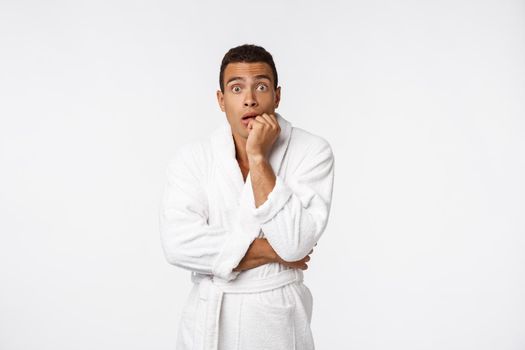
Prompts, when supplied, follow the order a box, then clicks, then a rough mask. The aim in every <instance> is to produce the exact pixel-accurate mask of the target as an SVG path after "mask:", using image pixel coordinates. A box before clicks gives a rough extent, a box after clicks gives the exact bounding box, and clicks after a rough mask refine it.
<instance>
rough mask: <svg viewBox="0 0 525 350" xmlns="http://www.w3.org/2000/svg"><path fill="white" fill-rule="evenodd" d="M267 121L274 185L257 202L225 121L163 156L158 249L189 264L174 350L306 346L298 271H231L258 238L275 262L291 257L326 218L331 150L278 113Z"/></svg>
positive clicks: (306, 310) (307, 297) (307, 310)
mask: <svg viewBox="0 0 525 350" xmlns="http://www.w3.org/2000/svg"><path fill="white" fill-rule="evenodd" d="M276 118H277V121H278V122H279V125H280V127H281V132H280V134H279V137H278V139H277V140H276V142H275V143H274V145H273V146H272V148H271V150H270V153H269V163H270V165H271V167H272V169H273V171H274V173H275V175H276V182H275V186H274V188H273V190H272V191H271V192H270V193H269V195H268V198H267V200H266V201H265V202H264V203H263V204H262V205H260V206H259V207H258V208H256V207H255V200H254V194H253V189H252V184H251V179H250V174H248V176H247V178H246V182H245V181H244V178H243V175H242V173H241V169H240V167H239V164H238V162H237V160H236V158H235V145H234V139H233V136H232V131H231V128H230V125H229V123H228V122H227V120H226V119H224V120H223V123H222V124H221V125H220V127H218V128H217V129H215V130H214V131H213V133H212V134H211V137H209V138H208V137H206V138H202V139H198V140H196V141H195V140H194V141H193V142H191V143H188V144H185V145H184V146H182V147H181V148H180V149H179V150H178V151H177V152H175V154H174V155H173V156H172V157H171V158H170V160H169V162H168V167H167V184H166V186H165V189H164V194H163V197H162V201H161V205H160V207H161V208H160V233H161V243H162V248H163V251H164V255H165V257H166V259H167V261H168V262H169V263H170V264H173V265H175V266H178V267H181V268H184V269H187V270H189V271H191V280H192V281H193V282H194V284H193V288H192V289H191V291H190V293H189V295H188V297H187V299H186V304H185V307H184V309H183V312H182V315H181V318H180V322H179V328H178V334H177V348H176V349H177V350H190V349H191V350H212V349H214V350H215V349H221V350H237V349H242V350H244V349H246V350H258V349H272V350H281V349H282V350H292V349H300V350H309V349H314V341H313V337H312V332H311V329H310V323H311V319H312V306H313V304H312V303H313V298H312V294H311V293H310V290H309V288H308V287H307V286H306V285H305V284H304V283H303V270H300V269H292V268H289V267H287V266H285V265H282V264H279V263H268V264H265V265H261V266H258V267H256V268H253V269H249V270H244V271H242V272H237V271H232V270H233V269H234V268H235V267H236V266H237V265H238V264H239V262H240V261H241V259H242V258H243V257H244V255H245V253H246V251H247V250H248V248H249V246H250V244H251V243H252V242H253V240H254V239H256V238H258V237H259V238H261V237H265V238H266V239H267V240H268V242H269V243H270V245H271V246H272V247H273V249H274V250H275V251H276V253H277V254H278V255H279V256H280V257H281V258H282V259H284V260H285V261H297V260H301V259H302V258H303V257H305V256H306V255H308V253H309V252H310V251H311V250H312V249H313V248H314V246H315V245H316V244H317V242H318V241H319V238H320V237H321V235H322V234H323V232H324V230H325V227H326V225H327V221H328V217H329V212H330V206H331V200H332V189H333V181H334V157H333V153H332V149H331V147H330V145H329V143H328V142H327V141H326V140H325V139H324V138H322V137H320V136H317V135H314V134H312V133H309V132H307V131H305V130H303V129H301V128H297V127H292V125H291V123H290V122H289V121H287V120H285V119H284V118H283V117H282V116H281V115H280V114H279V113H276ZM314 259H315V258H314Z"/></svg>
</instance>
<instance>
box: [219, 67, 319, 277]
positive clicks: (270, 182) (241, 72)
mask: <svg viewBox="0 0 525 350" xmlns="http://www.w3.org/2000/svg"><path fill="white" fill-rule="evenodd" d="M223 79H224V93H223V92H222V91H220V90H217V102H218V103H219V107H220V108H221V111H223V112H225V114H226V118H227V119H228V123H229V124H230V126H231V129H232V135H233V139H234V142H235V150H236V158H237V162H238V163H239V167H240V169H241V172H242V174H243V176H244V178H245V179H246V177H247V174H248V173H249V174H250V179H251V182H252V189H253V194H254V198H255V206H256V207H259V206H261V205H262V204H263V203H264V202H265V201H266V200H267V199H268V195H269V193H270V192H271V191H272V190H273V188H274V186H275V174H274V172H273V169H272V167H271V166H270V163H269V161H268V156H269V152H270V150H271V148H272V146H273V144H274V143H275V141H276V140H277V138H278V137H279V133H280V131H281V130H280V127H279V123H278V122H277V119H276V117H275V109H276V108H277V107H278V106H279V101H280V99H281V87H280V86H279V87H277V88H274V77H273V72H272V69H271V67H270V66H269V65H268V64H267V63H264V62H255V63H246V62H239V63H229V64H228V65H227V66H226V68H225V70H224V77H223ZM247 112H255V113H257V116H256V117H255V118H251V119H250V121H249V123H248V125H247V126H245V125H244V124H243V123H242V122H241V120H242V116H243V115H244V114H245V113H247ZM312 252H313V249H312V250H311V251H310V253H309V254H308V255H307V256H305V257H304V258H303V259H301V260H298V261H284V260H283V259H282V258H281V257H280V256H279V255H277V253H276V252H275V250H274V249H273V248H272V246H271V245H270V243H269V242H268V240H267V239H266V238H256V239H255V240H254V241H253V242H252V244H251V245H250V247H249V249H248V250H247V252H246V255H245V256H244V258H243V259H242V260H241V262H240V263H239V265H238V266H237V267H236V268H235V269H234V271H242V270H248V269H252V268H254V267H257V266H260V265H264V264H267V263H273V262H277V263H281V264H283V265H286V266H289V267H291V268H299V269H302V270H306V269H307V268H308V265H307V264H306V263H307V262H308V261H309V260H310V254H311V253H312Z"/></svg>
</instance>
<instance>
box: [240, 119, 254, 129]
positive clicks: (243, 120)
mask: <svg viewBox="0 0 525 350" xmlns="http://www.w3.org/2000/svg"><path fill="white" fill-rule="evenodd" d="M251 119H255V117H248V118H245V119H242V120H241V123H242V125H244V126H246V127H247V126H248V123H249V122H250V120H251Z"/></svg>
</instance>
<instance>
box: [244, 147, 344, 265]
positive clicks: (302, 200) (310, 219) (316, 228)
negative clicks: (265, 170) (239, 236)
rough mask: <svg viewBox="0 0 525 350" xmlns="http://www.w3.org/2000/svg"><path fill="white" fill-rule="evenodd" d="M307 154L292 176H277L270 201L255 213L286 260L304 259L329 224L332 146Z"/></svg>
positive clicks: (269, 239)
mask: <svg viewBox="0 0 525 350" xmlns="http://www.w3.org/2000/svg"><path fill="white" fill-rule="evenodd" d="M321 141H322V142H320V143H318V144H317V145H316V146H314V147H312V148H311V149H309V150H308V151H307V154H306V155H305V157H304V159H302V161H301V163H300V165H299V166H298V167H297V169H296V170H295V172H294V173H293V174H292V175H288V176H287V181H284V180H283V178H282V177H281V176H280V175H276V179H275V186H274V188H273V190H272V191H271V192H270V193H269V195H268V198H267V200H266V201H265V202H264V203H263V204H262V205H260V206H259V207H258V208H255V205H252V208H251V210H252V214H253V215H254V216H255V218H256V220H257V221H258V222H259V223H260V224H261V228H262V230H263V232H264V234H265V236H266V238H267V239H268V242H269V243H270V245H271V246H272V247H273V249H274V250H275V252H276V253H277V254H278V255H279V256H280V257H281V258H282V259H283V260H285V261H297V260H301V259H302V258H304V257H305V256H306V255H308V253H309V252H310V251H311V250H312V248H313V247H314V246H315V244H316V243H317V241H318V240H319V238H320V237H321V235H322V234H323V232H324V229H325V227H326V225H327V222H328V216H329V213H330V206H331V201H332V191H333V182H334V156H333V153H332V149H331V147H330V145H329V143H328V142H327V141H326V140H324V139H321Z"/></svg>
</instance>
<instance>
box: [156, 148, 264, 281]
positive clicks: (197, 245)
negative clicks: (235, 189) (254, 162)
mask: <svg viewBox="0 0 525 350" xmlns="http://www.w3.org/2000/svg"><path fill="white" fill-rule="evenodd" d="M193 152H194V151H193V150H192V149H191V148H189V147H187V148H183V149H181V150H180V151H179V152H178V153H177V154H176V155H175V156H174V157H173V158H172V159H170V162H169V164H168V168H167V172H166V175H167V184H166V186H165V188H164V193H163V196H162V201H161V205H160V213H159V214H160V215H159V223H160V234H161V243H162V248H163V251H164V255H165V257H166V259H167V261H168V262H169V263H170V264H173V265H176V266H179V267H182V268H184V269H188V270H191V271H195V272H198V273H203V274H211V275H215V276H218V277H220V278H223V279H226V280H232V279H235V278H236V277H237V275H238V274H239V273H240V272H239V271H234V270H233V269H234V268H235V267H237V266H238V265H239V263H240V261H241V260H242V258H243V257H244V256H245V254H246V252H247V251H248V249H249V247H250V245H251V243H252V242H253V241H254V240H255V239H256V238H257V236H258V235H259V232H260V225H259V223H258V222H256V221H255V220H248V218H249V217H250V216H249V215H247V214H246V210H247V208H245V207H244V206H240V207H239V210H237V211H236V214H237V217H236V218H234V221H233V224H232V227H231V229H226V228H224V227H222V226H219V225H210V224H208V203H207V196H206V194H205V192H204V190H203V187H202V181H203V179H202V178H203V176H202V174H200V170H199V167H198V164H197V162H196V160H195V154H194V153H193Z"/></svg>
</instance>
